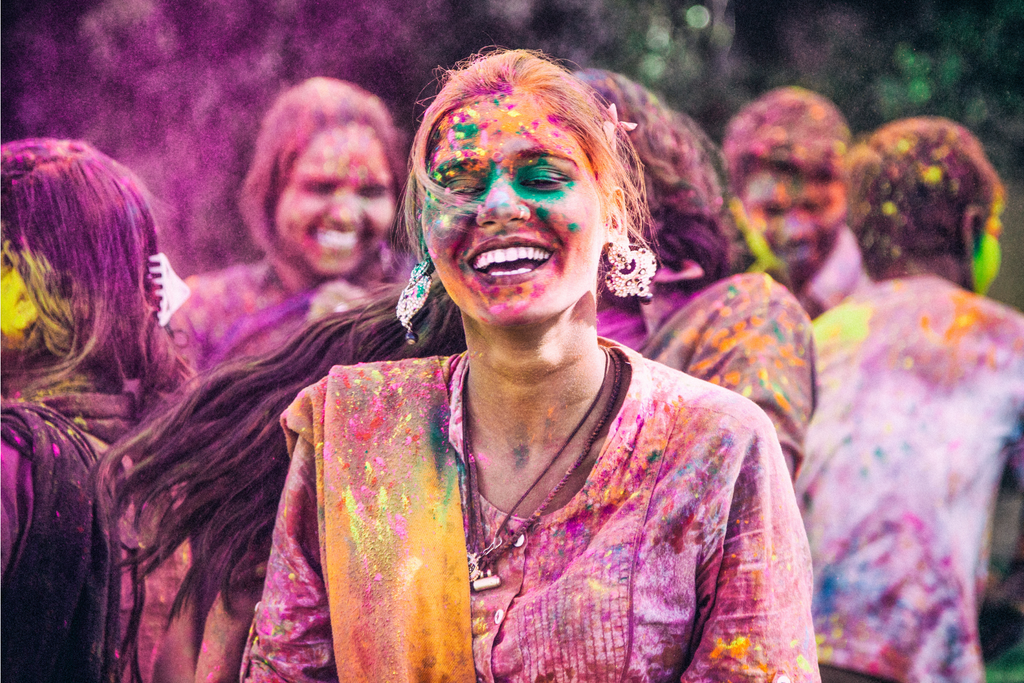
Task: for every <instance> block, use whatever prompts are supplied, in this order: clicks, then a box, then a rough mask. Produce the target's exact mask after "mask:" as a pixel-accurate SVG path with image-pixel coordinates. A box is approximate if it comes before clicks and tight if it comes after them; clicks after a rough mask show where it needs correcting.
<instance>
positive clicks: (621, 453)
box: [243, 50, 818, 682]
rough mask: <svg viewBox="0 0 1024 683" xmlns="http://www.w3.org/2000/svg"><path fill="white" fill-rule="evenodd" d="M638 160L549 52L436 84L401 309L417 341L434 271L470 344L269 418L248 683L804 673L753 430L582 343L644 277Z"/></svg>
mask: <svg viewBox="0 0 1024 683" xmlns="http://www.w3.org/2000/svg"><path fill="white" fill-rule="evenodd" d="M635 170H636V166H635V153H634V151H633V149H632V147H631V146H630V144H629V141H628V139H627V138H626V136H625V134H624V128H623V127H622V125H621V124H620V123H619V122H618V120H617V118H616V116H615V113H614V111H609V110H608V109H605V108H604V107H602V106H600V105H599V103H598V100H597V98H596V96H595V94H594V93H593V91H592V90H591V89H590V88H589V87H588V86H586V85H584V84H583V83H582V82H581V81H579V80H578V79H576V78H575V77H573V76H572V75H571V74H569V73H568V72H567V71H565V70H564V69H562V68H561V67H560V66H558V65H555V64H553V63H551V62H550V61H548V60H546V59H545V58H543V57H541V56H539V55H536V54H534V53H530V52H525V51H520V50H515V51H496V52H493V53H491V54H487V55H484V56H480V57H477V58H474V59H471V60H470V61H468V62H467V63H466V64H465V65H463V66H461V67H459V68H457V69H456V70H454V71H452V72H451V73H450V74H449V75H448V77H447V79H446V81H445V83H444V86H443V87H442V89H441V91H440V93H439V94H438V96H437V98H436V99H435V100H434V102H433V103H432V104H431V105H430V106H429V107H428V108H427V111H426V112H425V114H424V119H423V122H422V123H421V125H420V129H419V132H418V133H417V136H416V139H415V141H414V143H413V150H412V161H411V173H410V179H409V184H408V189H407V194H406V203H405V209H406V210H405V218H406V224H407V227H408V228H409V229H410V231H411V234H412V236H413V237H414V239H413V242H414V244H417V245H419V247H420V250H421V256H422V257H423V261H422V262H421V263H420V264H419V265H418V266H417V268H416V269H414V278H413V280H412V281H411V282H410V286H409V287H408V288H407V290H406V294H405V295H404V297H405V300H404V301H403V302H402V303H401V304H400V305H399V312H400V316H401V317H402V318H403V323H407V324H408V327H409V328H410V330H412V329H414V328H415V320H416V316H415V313H416V309H417V307H418V306H420V305H422V303H423V301H424V298H425V296H426V295H427V292H428V289H427V284H428V283H429V282H430V278H431V275H430V274H431V273H432V272H433V271H435V270H436V273H437V276H438V278H439V279H440V282H441V284H442V285H443V286H444V288H445V289H446V290H447V292H448V293H449V294H450V295H451V297H452V299H453V301H454V302H455V303H456V304H457V305H458V307H459V309H460V310H461V314H462V321H463V326H464V328H465V332H466V344H467V347H468V351H467V352H466V353H463V354H459V355H456V356H452V357H447V358H437V357H435V358H427V359H421V360H410V361H400V362H394V363H377V364H366V365H359V366H353V367H340V366H339V367H335V368H333V369H332V370H331V372H330V374H329V375H328V376H327V377H326V378H325V379H323V380H322V381H321V382H319V383H317V384H315V385H313V386H311V387H309V388H307V389H305V390H304V391H303V392H302V393H301V394H300V395H299V397H298V398H297V399H296V401H295V402H294V403H293V404H292V406H291V407H290V408H289V409H288V410H287V411H286V412H285V415H284V417H283V421H284V424H285V425H286V433H287V435H288V439H289V444H290V448H291V450H292V459H291V465H290V470H289V473H288V478H287V481H286V484H285V490H284V493H283V496H282V500H281V504H280V507H279V511H278V518H277V522H276V526H275V530H274V539H273V549H272V552H271V557H270V561H269V563H268V566H267V575H266V582H265V587H264V593H263V600H262V603H261V605H260V607H259V608H258V609H257V613H256V618H255V622H254V626H253V635H252V638H251V641H250V645H249V649H248V654H247V658H246V661H245V662H244V663H243V676H244V677H245V678H246V679H247V680H254V681H281V680H284V681H312V680H346V681H348V680H357V681H370V680H381V681H383V680H388V681H395V680H397V681H414V680H415V681H444V680H447V681H468V680H486V681H493V680H511V681H538V680H541V681H570V680H572V681H604V680H625V679H629V680H638V681H668V680H680V679H682V680H687V681H689V680H694V681H695V680H702V681H703V680H714V681H725V680H735V679H736V678H737V677H742V678H743V679H744V680H757V681H777V682H781V681H793V680H800V681H817V680H818V676H817V666H816V662H815V644H814V635H813V632H812V629H811V623H810V593H809V591H810V568H809V565H808V561H809V560H808V550H807V541H806V537H805V535H804V532H803V528H802V526H801V524H800V520H799V516H798V512H797V509H796V503H795V501H794V499H793V493H792V488H791V486H790V484H789V476H788V473H787V470H786V465H785V463H784V461H783V458H782V454H781V451H780V449H779V443H778V439H777V437H776V436H775V432H774V429H773V428H772V425H771V423H770V422H769V421H768V419H767V417H766V416H765V415H764V413H762V412H761V411H760V410H759V409H758V408H757V407H756V406H754V405H753V404H752V403H750V402H749V401H747V400H746V399H744V398H743V397H741V396H739V395H737V394H734V393H731V392H728V391H726V390H724V389H720V388H718V387H715V386H713V385H711V384H707V383H705V382H701V381H699V380H695V379H692V378H690V377H687V376H686V375H684V374H682V373H680V372H676V371H673V370H670V369H668V368H667V367H665V366H662V365H659V364H657V363H654V362H651V361H647V360H644V359H643V358H642V357H641V356H639V355H638V354H636V353H634V352H633V351H631V350H629V349H627V348H625V347H623V346H619V345H617V344H615V343H613V342H608V341H606V340H602V339H599V338H598V336H597V332H596V314H597V309H596V293H597V286H598V278H599V276H600V274H601V273H602V272H605V273H607V274H608V284H609V287H612V288H613V289H616V290H617V291H618V292H619V293H620V294H623V295H625V294H627V293H635V294H640V295H642V294H645V293H647V292H648V284H649V282H648V281H649V279H650V276H651V275H653V264H652V258H651V257H649V256H647V255H646V254H647V252H646V251H645V249H644V247H643V244H642V240H641V239H640V238H639V234H640V227H641V226H642V225H643V222H642V221H643V219H644V218H645V213H644V212H645V209H644V207H645V202H644V196H643V189H642V185H641V184H642V180H640V179H641V178H642V176H641V175H640V174H637V173H635ZM603 255H606V256H608V258H609V259H611V262H610V263H609V264H602V260H603V258H602V257H603Z"/></svg>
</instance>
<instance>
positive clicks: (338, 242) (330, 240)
mask: <svg viewBox="0 0 1024 683" xmlns="http://www.w3.org/2000/svg"><path fill="white" fill-rule="evenodd" d="M357 241H359V238H358V237H357V236H356V233H354V232H340V231H338V230H317V232H316V242H317V244H319V245H320V246H321V247H324V248H325V249H337V250H339V251H340V250H348V249H354V248H355V246H356V242H357Z"/></svg>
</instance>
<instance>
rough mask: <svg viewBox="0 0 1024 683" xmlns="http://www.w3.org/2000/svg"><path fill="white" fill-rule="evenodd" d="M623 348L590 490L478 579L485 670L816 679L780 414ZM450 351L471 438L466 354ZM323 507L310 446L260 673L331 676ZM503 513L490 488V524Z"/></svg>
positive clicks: (266, 677)
mask: <svg viewBox="0 0 1024 683" xmlns="http://www.w3.org/2000/svg"><path fill="white" fill-rule="evenodd" d="M615 348H617V349H620V350H621V352H622V353H624V354H625V355H626V357H627V358H628V360H629V363H630V365H631V367H632V379H631V382H630V385H629V389H628V394H627V398H626V400H625V402H624V404H623V406H622V408H621V410H620V412H619V414H618V415H617V417H616V418H615V420H614V421H613V423H612V425H611V427H610V431H609V434H608V438H607V439H606V441H605V445H604V447H603V449H602V452H601V454H600V455H599V457H598V459H597V462H596V464H595V466H594V468H593V470H592V471H591V473H590V475H589V476H588V478H587V481H586V483H585V484H584V486H583V489H582V490H580V491H579V492H578V493H577V494H576V495H575V496H574V497H573V498H572V500H570V501H569V503H568V504H567V505H566V506H565V507H563V508H561V509H559V510H556V511H554V512H552V513H550V514H547V515H545V516H544V517H542V519H541V520H540V522H539V523H538V524H537V525H535V526H534V527H533V529H532V530H531V531H530V532H529V533H528V534H527V535H526V537H525V538H523V539H522V541H521V542H520V543H519V544H518V545H516V546H514V547H512V549H511V550H510V551H509V552H508V553H506V554H505V555H504V556H503V557H502V558H501V559H500V560H499V562H498V563H497V568H496V569H497V573H498V575H499V576H500V577H501V579H502V584H501V586H500V587H498V588H496V589H493V590H490V591H485V592H480V593H473V594H472V596H471V606H472V609H471V626H470V628H471V631H472V644H473V657H474V661H475V668H476V673H477V677H478V680H481V681H488V682H490V681H524V682H525V681H529V682H530V683H534V682H535V681H611V680H614V681H619V680H630V681H671V680H683V681H739V680H743V681H765V682H771V681H775V682H776V683H782V682H783V681H787V680H791V681H818V680H819V678H818V671H817V660H816V655H815V643H814V634H813V630H812V626H811V613H810V588H811V574H810V564H809V562H810V559H809V554H808V548H807V542H806V537H805V534H804V531H803V527H802V525H801V523H800V519H799V514H798V512H797V508H796V503H795V500H794V497H793V490H792V486H791V484H790V481H789V475H788V472H787V470H786V465H785V462H784V460H783V458H782V453H781V451H780V449H779V444H778V439H777V438H776V436H775V433H774V429H773V427H772V424H771V422H770V421H769V420H768V419H767V417H766V416H765V415H764V413H763V412H762V411H761V410H759V409H758V408H757V407H756V406H755V405H754V404H752V403H751V402H750V401H748V400H747V399H745V398H743V397H741V396H739V395H737V394H735V393H732V392H729V391H726V390H724V389H721V388H719V387H715V386H713V385H711V384H708V383H706V382H703V381H700V380H696V379H693V378H691V377H687V376H686V375H683V374H682V373H679V372H677V371H674V370H671V369H669V368H667V367H665V366H663V365H661V364H659V363H654V362H651V361H647V360H645V359H643V358H642V357H641V356H639V355H638V354H636V353H634V352H632V351H628V350H626V349H623V348H622V347H618V346H616V347H615ZM450 368H451V370H450V383H449V387H448V395H449V404H450V420H449V421H448V425H447V429H448V436H449V441H450V442H451V445H452V446H453V447H454V448H455V450H456V451H458V452H459V453H460V454H461V448H462V443H461V434H462V403H461V395H462V391H461V386H462V382H463V380H464V377H465V373H466V370H467V369H468V363H467V362H466V361H465V356H458V357H455V358H454V359H452V361H451V362H450ZM396 390H401V388H400V387H399V388H396ZM289 419H290V417H289V415H288V413H286V415H285V420H286V421H287V420H289ZM308 419H309V416H305V417H303V418H302V420H308ZM325 450H326V449H325ZM299 453H305V454H311V453H312V449H303V450H302V451H299ZM353 466H362V463H353ZM318 514H322V511H320V510H318V501H317V484H316V481H315V467H314V463H313V458H312V455H309V456H308V457H297V458H294V459H293V462H292V465H291V470H290V472H289V475H288V480H287V483H286V485H285V490H284V494H283V498H282V501H281V506H280V509H279V512H278V520H277V525H276V527H275V531H274V544H273V550H272V553H271V558H270V562H269V565H268V570H267V580H266V587H265V590H264V597H263V603H262V606H261V608H260V609H259V610H258V612H257V616H256V621H255V629H254V630H255V635H256V638H255V639H254V642H253V644H252V647H251V649H250V653H249V659H248V660H247V663H246V664H245V665H244V667H243V673H244V674H247V676H248V679H247V680H253V681H313V680H336V676H337V674H336V671H335V670H336V666H335V662H334V654H333V649H332V642H331V626H330V623H329V616H328V608H327V604H328V599H327V595H326V591H325V589H324V580H323V570H322V561H321V557H322V550H321V548H320V542H321V539H320V538H319V537H318V533H317V528H318V526H317V515H318ZM501 516H502V513H500V512H499V511H498V510H496V509H495V508H494V507H493V506H491V505H490V504H488V503H485V504H484V522H485V524H486V525H487V526H488V531H489V532H493V529H494V528H495V525H496V524H497V523H498V520H499V519H500V517H501ZM383 627H386V625H383ZM332 677H334V678H332Z"/></svg>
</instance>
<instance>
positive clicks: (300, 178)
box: [275, 123, 395, 281]
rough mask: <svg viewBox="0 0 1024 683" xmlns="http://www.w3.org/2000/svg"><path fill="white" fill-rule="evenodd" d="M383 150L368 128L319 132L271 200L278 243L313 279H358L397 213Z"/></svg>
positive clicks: (356, 126) (354, 126)
mask: <svg viewBox="0 0 1024 683" xmlns="http://www.w3.org/2000/svg"><path fill="white" fill-rule="evenodd" d="M393 188H394V184H393V180H392V178H391V172H390V171H389V170H388V164H387V157H386V155H385V154H384V147H383V146H382V145H381V142H380V140H379V139H378V138H377V136H376V135H375V134H374V132H373V129H372V128H370V127H369V126H367V125H364V124H359V123H350V124H347V125H345V126H341V127H339V128H331V129H329V130H326V131H323V132H321V133H319V134H318V135H317V136H316V137H314V138H313V139H312V141H310V143H309V145H308V146H307V147H306V149H305V150H304V151H303V153H302V154H301V155H300V156H299V158H298V159H297V160H296V161H295V165H294V166H293V168H292V172H291V177H290V178H289V180H288V185H287V186H285V189H284V191H283V192H282V193H281V196H280V198H279V199H278V202H277V210H276V213H275V225H276V230H277V238H278V246H279V249H280V250H281V252H282V256H284V257H285V258H286V259H287V260H288V261H290V262H291V263H293V264H295V265H296V266H298V267H300V268H304V269H306V270H307V271H308V273H306V275H308V276H310V279H312V280H314V281H315V280H323V279H331V278H336V277H347V278H348V279H350V280H353V281H358V280H359V279H360V278H361V277H365V276H366V275H369V273H365V272H364V271H365V268H364V264H366V263H367V262H369V261H371V260H373V259H377V257H378V255H379V251H380V248H381V244H382V241H383V240H384V239H385V237H386V235H387V232H388V228H389V227H390V226H391V223H392V221H393V220H394V218H395V201H394V189H393Z"/></svg>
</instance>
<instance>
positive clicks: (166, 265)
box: [149, 252, 192, 327]
mask: <svg viewBox="0 0 1024 683" xmlns="http://www.w3.org/2000/svg"><path fill="white" fill-rule="evenodd" d="M149 273H150V277H151V278H152V279H153V284H154V285H155V286H156V290H155V294H156V295H157V296H158V297H159V298H160V308H159V309H158V310H157V312H156V319H157V322H159V323H160V327H167V324H168V323H169V322H171V316H172V315H174V313H175V312H176V311H177V310H178V309H179V308H181V306H182V304H184V303H185V301H186V300H187V299H188V297H189V295H190V294H191V293H192V290H190V289H189V288H188V285H186V284H185V281H184V280H182V279H181V278H180V277H178V274H177V273H175V272H174V268H171V262H170V261H169V260H168V259H167V254H165V253H163V252H160V253H159V254H155V255H153V256H150V257H149Z"/></svg>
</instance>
